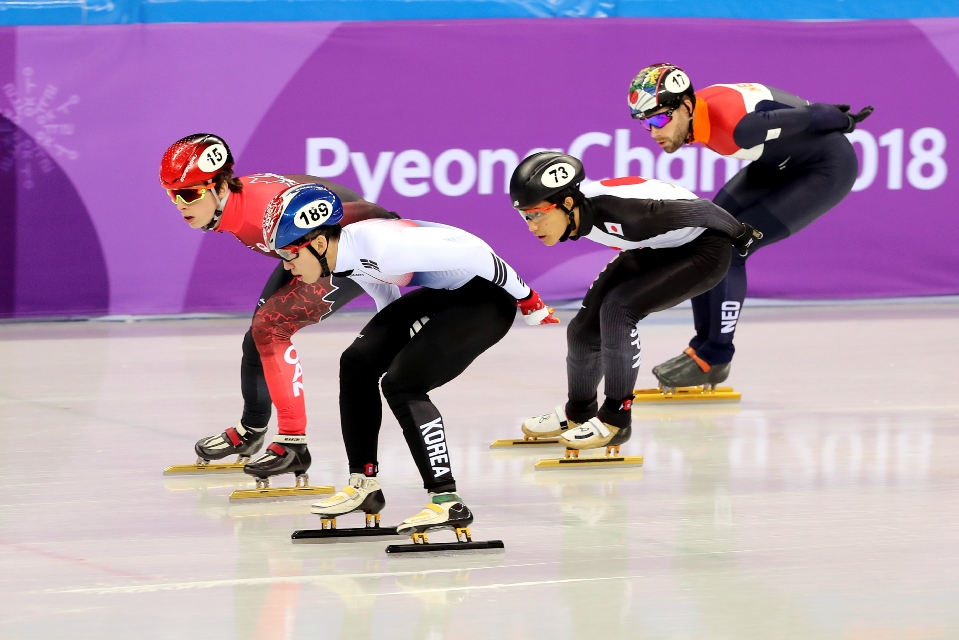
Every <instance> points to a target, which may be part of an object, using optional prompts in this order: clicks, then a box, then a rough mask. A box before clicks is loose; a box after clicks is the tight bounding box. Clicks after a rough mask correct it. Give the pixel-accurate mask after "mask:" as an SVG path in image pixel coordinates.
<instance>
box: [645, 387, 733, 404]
mask: <svg viewBox="0 0 959 640" xmlns="http://www.w3.org/2000/svg"><path fill="white" fill-rule="evenodd" d="M741 398H742V394H741V393H739V392H738V391H733V388H732V387H716V388H715V389H713V390H711V391H704V390H703V388H702V387H678V388H677V389H676V391H674V392H673V393H668V394H667V393H663V391H662V389H634V390H633V402H739V401H740V399H741Z"/></svg>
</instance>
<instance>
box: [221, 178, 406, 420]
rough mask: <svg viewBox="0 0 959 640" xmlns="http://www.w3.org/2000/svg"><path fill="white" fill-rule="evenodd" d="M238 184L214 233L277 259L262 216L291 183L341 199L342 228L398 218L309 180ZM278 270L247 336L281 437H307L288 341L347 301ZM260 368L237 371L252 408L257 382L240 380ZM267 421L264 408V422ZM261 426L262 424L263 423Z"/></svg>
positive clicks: (326, 284) (327, 281) (329, 288)
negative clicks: (266, 241) (313, 187)
mask: <svg viewBox="0 0 959 640" xmlns="http://www.w3.org/2000/svg"><path fill="white" fill-rule="evenodd" d="M240 182H241V183H242V184H243V189H242V191H240V192H238V193H231V194H230V196H229V198H228V200H227V203H226V206H225V207H224V209H223V215H222V216H221V217H220V221H219V224H218V225H217V227H216V231H217V232H219V233H231V234H233V235H234V236H236V238H237V239H238V240H239V241H240V242H242V243H243V244H245V245H246V246H247V247H249V248H250V249H253V250H254V251H257V252H259V253H262V254H264V255H268V256H271V257H274V258H277V259H279V256H277V255H276V253H274V252H272V251H270V250H269V249H268V248H267V246H266V245H265V244H264V243H263V214H264V212H265V211H266V207H267V205H268V204H269V203H270V201H271V200H272V199H273V198H274V196H276V195H277V194H279V193H280V192H282V191H284V190H285V189H288V188H289V187H291V186H293V185H296V184H303V183H307V182H317V183H320V184H323V185H324V186H325V187H327V188H329V189H330V190H331V191H333V192H334V193H336V194H337V195H338V196H340V199H341V200H342V201H343V221H342V222H341V223H340V224H341V225H342V226H346V225H348V224H351V223H353V222H357V221H360V220H367V219H370V218H396V217H398V216H397V215H396V214H395V213H390V212H388V211H386V210H385V209H383V208H382V207H379V206H377V205H375V204H373V203H371V202H367V201H366V200H363V199H361V198H360V197H359V196H358V195H356V194H355V193H354V192H352V191H351V190H349V189H347V188H345V187H341V186H339V185H337V184H334V183H331V182H329V181H327V180H325V179H320V178H314V177H312V176H303V175H296V176H282V175H277V174H272V173H258V174H254V175H251V176H244V177H242V178H240ZM282 266H283V265H282V264H280V265H278V267H277V270H276V271H275V272H274V274H273V276H271V278H270V282H269V283H268V284H267V288H266V289H265V290H264V294H263V296H261V298H260V300H259V302H258V305H257V310H256V312H255V313H254V315H253V323H252V327H251V334H252V340H253V342H254V343H255V345H256V351H257V353H258V355H259V359H260V361H261V363H262V375H263V377H264V378H265V382H266V386H267V388H268V389H269V395H270V400H272V403H273V405H274V406H275V407H276V412H277V421H278V424H279V432H280V434H281V435H303V434H305V433H306V402H305V397H304V389H303V367H302V366H301V365H300V360H299V357H298V356H297V353H296V349H295V348H294V346H293V344H292V342H291V338H292V337H293V334H294V333H296V332H297V331H299V330H300V329H302V328H303V327H306V326H309V325H311V324H316V323H317V322H319V321H320V320H322V319H323V318H324V317H326V316H327V315H329V314H330V313H331V312H332V311H333V307H334V304H336V303H337V302H339V304H337V305H336V306H337V308H339V306H342V304H345V302H346V301H348V299H347V300H345V301H344V300H339V301H338V300H337V293H338V292H339V291H340V287H339V286H337V285H336V284H334V283H333V282H332V281H331V278H329V277H327V278H320V279H319V280H317V281H316V282H315V283H313V284H306V283H304V282H302V281H300V280H297V279H294V278H292V277H290V276H289V275H288V272H284V271H283V268H282ZM271 285H272V286H271ZM277 285H279V286H277ZM349 292H350V295H352V296H353V297H356V294H357V293H359V291H358V290H357V288H355V287H354V288H352V289H350V290H349ZM350 299H351V298H350ZM245 351H246V349H245ZM249 356H250V354H247V353H244V365H246V364H247V362H246V360H249V359H250V358H249ZM254 358H255V356H254ZM258 369H259V368H258V367H255V366H254V367H248V366H244V367H243V368H241V383H242V386H243V390H244V400H245V401H246V404H247V405H249V404H250V398H248V389H254V390H255V389H256V388H257V381H256V380H242V378H243V377H249V376H255V375H256V374H253V373H249V372H250V371H256V370H258ZM248 408H249V407H246V408H245V410H244V423H246V422H247V420H246V416H247V413H248V411H247V409H248ZM261 415H262V411H261ZM268 419H269V412H268V408H267V413H266V420H268ZM247 426H261V425H249V424H248V425H247ZM262 426H266V425H265V421H264V423H263V424H262Z"/></svg>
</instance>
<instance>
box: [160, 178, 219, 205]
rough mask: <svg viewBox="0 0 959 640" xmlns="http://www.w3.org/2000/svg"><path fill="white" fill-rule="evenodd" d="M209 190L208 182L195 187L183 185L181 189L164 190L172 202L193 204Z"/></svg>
mask: <svg viewBox="0 0 959 640" xmlns="http://www.w3.org/2000/svg"><path fill="white" fill-rule="evenodd" d="M209 190H210V184H209V183H207V184H204V185H197V186H195V187H184V188H182V189H167V190H166V192H167V194H169V196H170V200H173V204H193V203H194V202H199V201H200V200H202V199H203V197H204V196H205V195H206V192H207V191H209Z"/></svg>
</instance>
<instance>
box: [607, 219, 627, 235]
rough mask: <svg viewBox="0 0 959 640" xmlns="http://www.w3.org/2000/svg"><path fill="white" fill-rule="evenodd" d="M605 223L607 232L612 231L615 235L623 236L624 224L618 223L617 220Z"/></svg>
mask: <svg viewBox="0 0 959 640" xmlns="http://www.w3.org/2000/svg"><path fill="white" fill-rule="evenodd" d="M603 224H605V225H606V232H607V233H612V234H613V235H617V236H619V237H623V225H621V224H617V223H615V222H604V223H603Z"/></svg>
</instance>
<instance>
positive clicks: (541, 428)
mask: <svg viewBox="0 0 959 640" xmlns="http://www.w3.org/2000/svg"><path fill="white" fill-rule="evenodd" d="M573 426H575V425H573ZM569 427H570V423H569V421H568V420H567V419H566V411H565V410H564V409H563V407H562V405H557V406H556V408H555V409H553V412H552V413H544V414H543V415H541V416H535V417H533V418H530V419H529V420H526V421H524V422H523V434H524V440H536V439H537V438H551V437H553V436H558V435H559V434H561V433H563V432H564V431H566V430H567V429H569Z"/></svg>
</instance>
